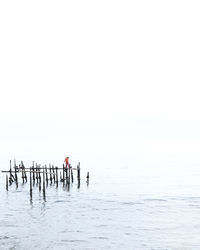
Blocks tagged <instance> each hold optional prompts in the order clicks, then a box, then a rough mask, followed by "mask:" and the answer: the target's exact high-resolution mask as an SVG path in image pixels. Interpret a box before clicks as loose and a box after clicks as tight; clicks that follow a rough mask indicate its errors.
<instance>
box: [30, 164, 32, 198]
mask: <svg viewBox="0 0 200 250" xmlns="http://www.w3.org/2000/svg"><path fill="white" fill-rule="evenodd" d="M30 195H31V196H32V176H31V168H30Z"/></svg>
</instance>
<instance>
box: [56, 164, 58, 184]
mask: <svg viewBox="0 0 200 250" xmlns="http://www.w3.org/2000/svg"><path fill="white" fill-rule="evenodd" d="M56 187H58V167H56Z"/></svg>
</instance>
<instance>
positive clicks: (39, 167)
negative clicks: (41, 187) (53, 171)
mask: <svg viewBox="0 0 200 250" xmlns="http://www.w3.org/2000/svg"><path fill="white" fill-rule="evenodd" d="M38 170H39V182H40V183H41V181H42V179H41V174H40V170H41V166H40V165H39V166H38Z"/></svg>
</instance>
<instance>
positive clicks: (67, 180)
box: [65, 168, 69, 185]
mask: <svg viewBox="0 0 200 250" xmlns="http://www.w3.org/2000/svg"><path fill="white" fill-rule="evenodd" d="M65 172H66V173H65V174H66V184H67V185H69V176H68V168H66V169H65Z"/></svg>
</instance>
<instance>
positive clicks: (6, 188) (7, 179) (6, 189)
mask: <svg viewBox="0 0 200 250" xmlns="http://www.w3.org/2000/svg"><path fill="white" fill-rule="evenodd" d="M6 190H7V191H8V175H6Z"/></svg>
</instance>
